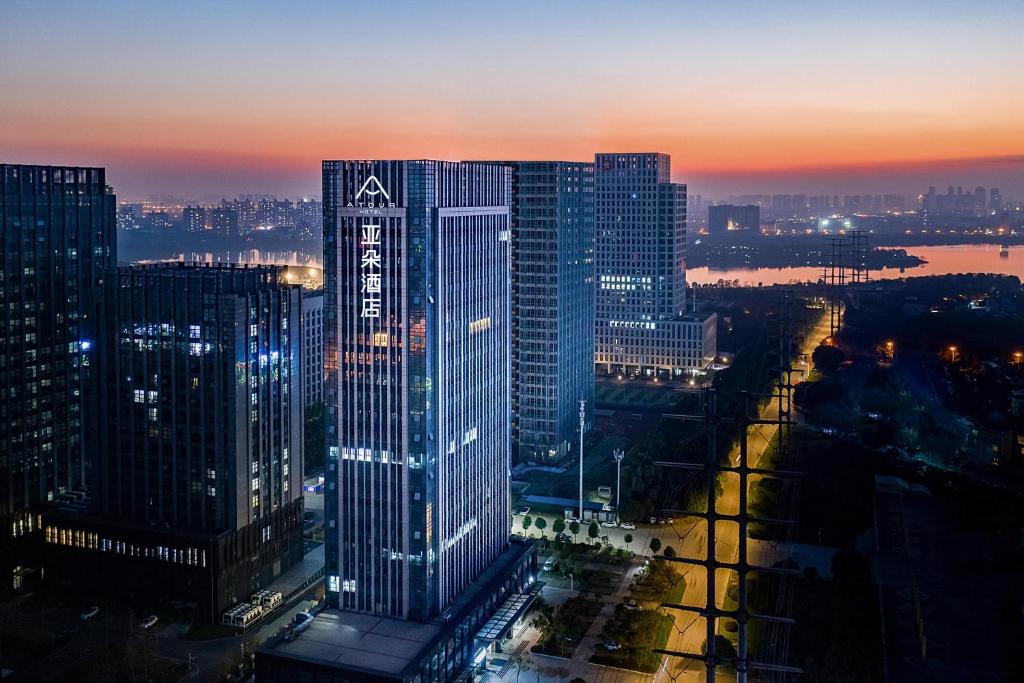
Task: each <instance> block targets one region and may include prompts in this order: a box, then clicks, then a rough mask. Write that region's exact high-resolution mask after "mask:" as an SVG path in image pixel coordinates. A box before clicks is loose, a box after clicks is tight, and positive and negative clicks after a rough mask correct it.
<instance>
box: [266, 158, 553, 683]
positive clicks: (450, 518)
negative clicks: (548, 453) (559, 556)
mask: <svg viewBox="0 0 1024 683" xmlns="http://www.w3.org/2000/svg"><path fill="white" fill-rule="evenodd" d="M323 190H324V194H323V197H324V204H325V209H324V221H325V224H324V262H325V271H324V276H325V278H324V281H325V302H324V303H325V306H324V310H325V337H326V348H325V354H326V364H327V370H328V382H327V424H328V433H327V443H328V461H327V491H326V494H325V495H326V498H325V509H326V517H327V537H326V541H327V542H326V545H325V547H326V574H327V604H328V609H327V610H325V612H324V613H322V614H321V615H319V616H317V618H316V619H315V620H314V623H313V625H312V626H311V627H310V628H309V629H308V630H307V631H304V632H303V633H302V634H300V635H299V636H298V637H297V638H296V639H295V640H294V641H289V640H288V639H286V638H281V639H276V640H273V641H271V642H270V643H268V644H267V645H266V646H264V648H262V649H261V650H260V651H259V652H258V653H257V677H258V678H259V679H260V680H261V681H285V680H289V681H290V680H295V679H296V677H298V676H300V675H301V676H314V675H320V676H324V677H326V678H333V679H334V680H407V681H412V680H417V681H452V680H455V679H456V678H457V677H458V676H459V675H460V674H462V673H463V672H464V671H465V670H466V669H467V667H469V666H471V665H472V664H473V662H474V661H476V660H477V659H478V658H479V657H484V656H486V650H487V648H488V647H489V644H490V643H491V642H494V641H495V639H500V638H501V637H502V635H503V633H505V632H507V629H508V628H511V626H512V624H513V623H514V621H515V619H517V618H518V617H519V616H520V615H521V614H522V613H523V612H525V610H526V609H528V607H529V603H530V601H531V600H532V594H531V593H529V591H528V587H529V585H530V584H531V579H532V573H533V571H534V565H535V559H534V552H533V548H532V546H531V545H530V544H527V543H510V541H509V530H510V511H509V467H510V453H509V451H510V426H509V425H510V420H511V388H510V374H511V368H510V365H511V353H510V347H511V320H510V317H511V282H510V273H509V261H510V244H511V242H510V237H511V222H510V195H511V178H510V169H509V168H508V167H507V166H502V165H496V164H483V163H458V162H442V161H326V162H324V168H323ZM496 615H497V618H498V621H499V622H500V623H497V622H491V620H492V617H496ZM488 624H490V625H488Z"/></svg>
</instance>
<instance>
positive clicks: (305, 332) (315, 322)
mask: <svg viewBox="0 0 1024 683" xmlns="http://www.w3.org/2000/svg"><path fill="white" fill-rule="evenodd" d="M302 396H303V404H304V406H305V407H306V408H309V407H311V406H314V405H316V404H318V403H323V400H324V295H323V292H320V291H308V292H303V296H302Z"/></svg>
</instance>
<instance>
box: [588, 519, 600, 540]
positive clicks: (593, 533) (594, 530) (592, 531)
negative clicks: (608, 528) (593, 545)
mask: <svg viewBox="0 0 1024 683" xmlns="http://www.w3.org/2000/svg"><path fill="white" fill-rule="evenodd" d="M600 535H601V527H599V526H598V525H597V522H591V523H590V526H589V527H587V536H590V538H594V539H596V538H597V537H598V536H600Z"/></svg>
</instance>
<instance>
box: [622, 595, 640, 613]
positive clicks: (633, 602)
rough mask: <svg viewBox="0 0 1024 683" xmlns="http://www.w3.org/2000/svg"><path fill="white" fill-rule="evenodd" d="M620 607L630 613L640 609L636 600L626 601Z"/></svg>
mask: <svg viewBox="0 0 1024 683" xmlns="http://www.w3.org/2000/svg"><path fill="white" fill-rule="evenodd" d="M622 606H623V607H625V608H626V609H628V610H629V611H631V612H633V611H636V610H638V609H640V603H638V602H637V601H636V600H633V599H632V598H630V599H629V600H626V602H624V603H623V604H622Z"/></svg>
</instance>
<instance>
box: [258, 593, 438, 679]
mask: <svg viewBox="0 0 1024 683" xmlns="http://www.w3.org/2000/svg"><path fill="white" fill-rule="evenodd" d="M441 628H442V627H441V626H439V625H437V624H420V623H417V622H413V621H403V620H401V619H392V618H384V617H377V616H373V615H369V614H361V613H359V612H345V611H341V610H336V609H326V610H324V611H323V612H321V613H320V614H318V615H317V616H316V618H315V619H313V621H312V623H311V624H310V625H309V627H308V628H307V629H306V630H305V631H303V632H302V633H301V634H299V637H298V638H296V639H295V640H293V641H287V640H284V639H281V640H278V641H277V642H276V643H274V644H273V645H272V646H271V649H272V650H273V651H274V653H275V654H278V655H284V656H287V657H294V658H297V659H304V660H307V661H311V662H323V663H331V664H337V665H339V666H343V667H344V668H346V669H359V670H362V671H366V672H379V673H386V674H390V675H392V676H398V675H400V674H401V673H402V672H403V671H404V670H405V669H406V668H407V667H408V666H409V665H410V664H412V663H413V662H415V661H416V659H417V657H419V655H420V653H422V652H423V650H424V649H425V648H426V647H427V646H428V645H429V644H430V642H431V641H432V640H433V639H434V638H436V637H437V636H438V635H440V633H441Z"/></svg>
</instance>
